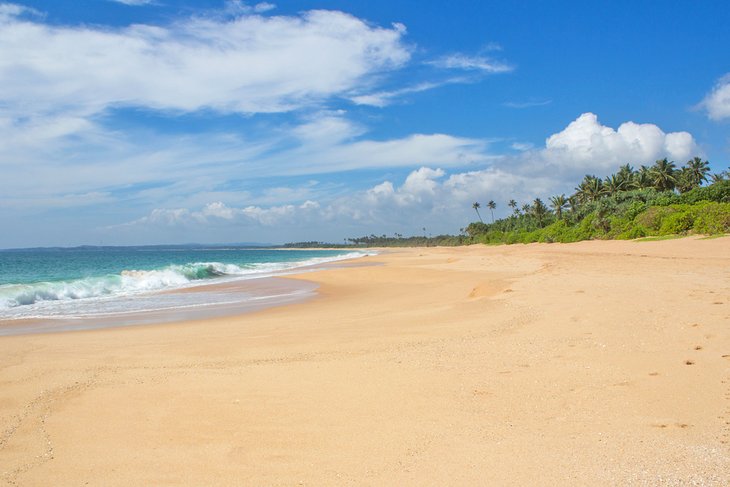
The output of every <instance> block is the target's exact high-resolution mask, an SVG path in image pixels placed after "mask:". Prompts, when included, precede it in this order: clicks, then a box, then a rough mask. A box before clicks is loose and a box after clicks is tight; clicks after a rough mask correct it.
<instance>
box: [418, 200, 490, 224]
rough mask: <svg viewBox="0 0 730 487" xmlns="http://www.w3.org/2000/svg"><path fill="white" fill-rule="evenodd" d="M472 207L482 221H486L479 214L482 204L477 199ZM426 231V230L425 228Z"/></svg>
mask: <svg viewBox="0 0 730 487" xmlns="http://www.w3.org/2000/svg"><path fill="white" fill-rule="evenodd" d="M471 207H472V208H474V211H476V212H477V216H478V217H479V221H480V222H482V223H484V220H482V215H480V214H479V208H481V207H482V205H480V204H479V202H478V201H475V202H474V203H472V205H471ZM424 231H425V229H424Z"/></svg>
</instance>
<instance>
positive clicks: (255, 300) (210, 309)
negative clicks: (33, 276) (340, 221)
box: [0, 252, 375, 337]
mask: <svg viewBox="0 0 730 487" xmlns="http://www.w3.org/2000/svg"><path fill="white" fill-rule="evenodd" d="M353 253H354V252H353ZM347 255H349V254H347ZM372 255H375V254H372V253H370V254H368V253H365V252H362V253H361V255H359V256H349V257H347V256H345V254H343V257H338V258H336V259H333V260H328V261H324V262H317V263H312V264H307V265H302V266H298V267H292V268H289V269H284V270H280V271H270V272H267V273H263V274H262V275H261V276H242V277H235V276H230V277H227V278H223V279H211V280H210V281H207V282H206V281H202V280H201V281H197V282H196V281H192V282H190V283H189V284H188V285H186V286H181V287H173V288H168V289H165V288H162V289H158V290H151V291H148V292H143V293H137V294H134V295H127V296H124V295H120V296H109V299H112V300H116V301H125V300H126V301H129V302H132V303H138V304H137V306H138V307H139V303H140V302H142V301H152V302H154V301H155V298H156V297H162V298H164V297H170V298H174V297H176V296H177V297H182V296H188V297H192V298H195V299H193V300H192V302H193V304H187V305H185V304H181V303H176V302H170V303H167V305H162V304H161V303H160V304H158V305H154V304H153V305H152V306H153V307H151V308H139V309H135V308H134V307H132V308H131V309H130V310H129V311H116V312H115V311H109V312H97V313H87V314H81V315H58V316H50V315H49V316H42V317H40V316H30V317H18V318H2V317H0V337H2V336H14V335H22V334H41V333H63V332H68V331H79V330H94V329H102V328H116V327H126V326H141V325H154V324H162V323H175V322H185V321H194V320H203V319H212V318H216V317H233V316H240V315H243V314H246V313H250V312H254V311H258V310H262V309H266V308H270V307H275V306H284V305H287V304H292V303H296V302H300V301H304V300H307V299H311V298H312V297H313V296H315V295H316V289H317V285H316V284H315V283H313V282H310V281H304V280H299V281H296V280H287V279H285V278H286V277H287V276H290V275H297V274H308V273H310V272H316V271H318V270H324V269H328V268H331V267H338V266H353V265H355V266H356V265H371V264H369V263H367V262H362V261H361V260H362V259H365V258H367V257H370V256H372ZM214 297H215V298H216V300H215V301H213V300H212V298H214ZM73 302H74V300H69V301H66V302H64V304H71V303H73ZM160 306H161V307H160Z"/></svg>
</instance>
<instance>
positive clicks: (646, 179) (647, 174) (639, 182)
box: [634, 166, 654, 189]
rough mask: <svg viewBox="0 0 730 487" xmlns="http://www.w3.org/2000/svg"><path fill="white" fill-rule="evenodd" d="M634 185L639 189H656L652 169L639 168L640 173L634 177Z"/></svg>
mask: <svg viewBox="0 0 730 487" xmlns="http://www.w3.org/2000/svg"><path fill="white" fill-rule="evenodd" d="M634 185H635V186H636V188H637V189H645V188H652V187H654V184H653V183H652V180H651V169H649V168H648V167H646V166H641V167H640V168H639V171H638V172H637V173H636V175H635V176H634Z"/></svg>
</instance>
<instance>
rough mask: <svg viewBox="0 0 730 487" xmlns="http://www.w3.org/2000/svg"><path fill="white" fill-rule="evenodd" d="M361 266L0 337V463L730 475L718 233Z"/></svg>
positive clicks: (252, 472) (359, 474) (401, 257)
mask: <svg viewBox="0 0 730 487" xmlns="http://www.w3.org/2000/svg"><path fill="white" fill-rule="evenodd" d="M368 260H369V261H375V262H379V263H382V265H377V266H358V265H342V266H332V267H331V268H327V269H322V270H315V271H312V272H307V273H306V274H297V275H290V276H286V277H284V278H283V279H288V280H293V281H312V282H314V283H316V285H318V286H319V288H318V293H317V296H316V297H314V298H313V299H310V300H307V301H305V302H299V303H296V304H290V305H286V306H281V307H274V308H269V309H266V310H263V311H255V312H252V313H247V314H244V315H237V316H226V317H217V318H212V319H205V320H195V321H186V322H180V323H168V324H155V325H146V326H138V327H127V328H109V329H104V330H89V331H74V332H67V333H57V334H38V335H22V336H12V337H0V351H1V352H2V353H0V381H2V384H3V387H2V389H0V391H1V392H0V424H3V425H6V426H4V427H3V430H2V432H0V433H1V434H2V436H0V457H2V458H3V461H2V469H0V470H1V471H0V474H1V475H2V476H1V477H0V479H1V480H2V481H4V482H5V483H6V484H8V485H13V483H17V484H21V485H44V484H47V483H48V482H49V480H51V479H52V480H53V481H54V483H55V484H57V485H69V484H79V483H83V482H84V481H88V482H90V483H92V484H93V483H98V482H99V481H100V480H101V479H104V482H105V483H107V484H108V485H129V484H160V483H174V484H184V485H200V484H231V483H238V484H246V485H292V484H294V485H297V484H300V483H302V484H305V485H343V484H357V485H360V484H374V485H385V484H398V485H444V484H485V483H486V484H499V485H524V484H530V483H534V482H535V481H536V479H537V478H539V479H540V482H541V483H545V484H551V483H552V484H556V483H559V484H642V483H648V484H656V483H660V482H665V483H668V484H670V485H672V484H686V483H692V482H695V483H699V484H701V485H724V484H727V483H728V482H730V457H729V455H730V448H729V444H728V441H730V428H729V427H728V423H729V422H730V386H729V384H730V358H728V354H730V330H728V327H727V322H728V319H729V318H730V311H728V309H729V307H730V302H728V296H730V280H729V279H728V275H727V269H729V268H730V237H723V238H719V239H713V240H699V239H696V238H687V239H680V240H666V241H656V242H630V241H628V242H627V241H596V242H579V243H576V244H551V245H546V244H530V245H524V246H500V247H484V246H471V247H454V248H433V247H428V248H420V249H388V253H387V254H381V255H378V256H375V257H371V258H368Z"/></svg>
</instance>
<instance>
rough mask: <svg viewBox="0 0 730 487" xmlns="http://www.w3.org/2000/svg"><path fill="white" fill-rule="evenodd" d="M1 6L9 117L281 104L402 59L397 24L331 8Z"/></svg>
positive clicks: (331, 91)
mask: <svg viewBox="0 0 730 487" xmlns="http://www.w3.org/2000/svg"><path fill="white" fill-rule="evenodd" d="M1 7H2V9H1V10H0V85H2V86H3V90H2V92H0V104H2V105H3V106H4V107H5V108H6V112H7V113H10V114H14V115H15V116H16V117H20V116H21V114H28V113H31V114H54V113H56V114H57V113H61V112H66V113H69V112H70V113H74V114H77V115H80V116H89V115H91V114H95V113H99V112H102V111H104V110H105V109H108V108H113V107H118V106H135V107H146V108H151V109H156V110H173V111H183V112H189V111H197V110H201V109H212V110H216V111H220V112H239V113H261V112H282V111H289V110H294V109H296V108H300V107H305V106H310V105H312V104H315V103H319V102H321V101H322V100H325V99H327V98H329V97H333V96H341V95H344V94H346V93H348V92H349V91H351V90H353V89H354V88H356V87H361V86H362V85H363V84H364V83H366V82H367V80H368V79H369V77H371V76H373V75H375V74H378V73H382V72H384V71H387V70H390V69H393V68H397V67H400V66H402V65H403V64H404V63H406V62H407V61H408V60H409V58H410V53H409V50H408V48H407V47H405V46H404V44H403V43H402V40H401V37H402V35H403V31H402V29H401V28H399V27H393V28H379V27H375V26H372V25H369V24H367V23H365V22H363V21H362V20H360V19H358V18H356V17H353V16H351V15H348V14H345V13H342V12H334V11H310V12H305V13H302V14H301V15H299V16H278V17H263V16H261V15H257V14H255V13H252V14H243V15H239V16H236V17H234V18H230V17H228V18H213V17H208V18H205V17H196V18H190V19H186V20H182V21H179V22H177V23H174V24H171V25H169V26H152V25H132V26H129V27H126V28H121V29H112V28H106V27H97V26H53V25H49V24H44V23H42V22H38V21H33V20H28V19H25V18H21V17H19V15H20V14H21V13H23V11H24V10H25V9H24V8H22V7H18V6H14V5H8V4H3V5H2V6H1ZM269 7H270V5H269V4H259V5H258V8H257V7H254V10H255V11H259V12H260V11H262V10H266V9H268V8H269Z"/></svg>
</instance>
